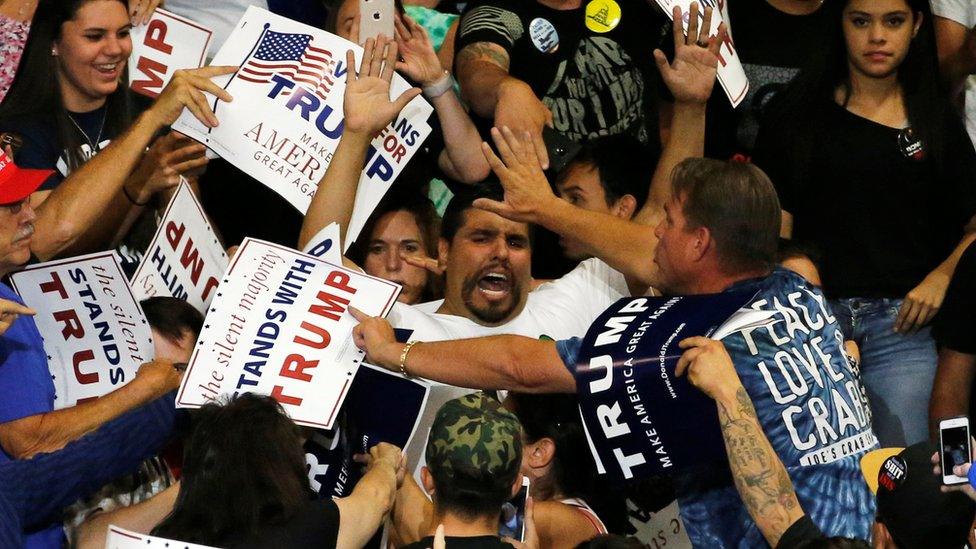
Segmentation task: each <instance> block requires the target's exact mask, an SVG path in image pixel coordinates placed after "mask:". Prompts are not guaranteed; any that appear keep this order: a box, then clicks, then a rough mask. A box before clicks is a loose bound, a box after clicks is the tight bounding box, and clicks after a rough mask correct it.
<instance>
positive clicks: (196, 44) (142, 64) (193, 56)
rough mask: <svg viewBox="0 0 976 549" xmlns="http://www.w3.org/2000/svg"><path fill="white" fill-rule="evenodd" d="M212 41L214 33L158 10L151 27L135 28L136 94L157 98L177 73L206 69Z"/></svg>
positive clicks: (132, 66) (132, 81)
mask: <svg viewBox="0 0 976 549" xmlns="http://www.w3.org/2000/svg"><path fill="white" fill-rule="evenodd" d="M212 38H213V31H211V30H210V29H208V28H206V27H204V26H202V25H200V24H198V23H195V22H193V21H190V20H189V19H186V18H185V17H180V16H179V15H176V14H175V13H170V12H168V11H166V10H164V9H162V8H157V9H156V11H154V12H153V15H152V19H150V20H149V22H148V23H146V24H145V25H137V26H135V27H132V55H130V56H129V86H130V87H131V88H132V91H135V92H137V93H141V94H143V95H146V96H149V97H153V98H155V97H156V96H158V95H159V92H161V91H163V88H165V87H166V84H169V81H170V80H171V79H172V78H173V73H175V72H176V71H178V70H180V69H195V68H197V67H202V66H203V63H204V61H205V60H206V58H207V50H209V49H210V40H211V39H212Z"/></svg>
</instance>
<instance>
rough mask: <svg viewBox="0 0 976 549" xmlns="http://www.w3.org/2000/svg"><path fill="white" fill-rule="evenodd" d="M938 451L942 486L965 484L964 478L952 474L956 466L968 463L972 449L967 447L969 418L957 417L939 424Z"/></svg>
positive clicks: (965, 479) (966, 480) (967, 480)
mask: <svg viewBox="0 0 976 549" xmlns="http://www.w3.org/2000/svg"><path fill="white" fill-rule="evenodd" d="M939 451H940V452H941V453H942V484H945V485H947V486H951V485H953V484H965V483H967V482H969V479H968V478H966V477H959V476H956V475H954V474H952V468H953V467H955V466H956V465H963V464H966V463H969V461H970V459H971V456H972V455H973V454H972V448H970V447H969V418H968V417H966V416H958V417H953V418H949V419H943V420H942V421H940V422H939Z"/></svg>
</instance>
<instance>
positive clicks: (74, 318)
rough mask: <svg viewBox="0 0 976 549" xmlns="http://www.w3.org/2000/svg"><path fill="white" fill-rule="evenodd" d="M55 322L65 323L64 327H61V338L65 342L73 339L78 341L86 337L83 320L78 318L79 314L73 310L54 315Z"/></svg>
mask: <svg viewBox="0 0 976 549" xmlns="http://www.w3.org/2000/svg"><path fill="white" fill-rule="evenodd" d="M54 320H55V321H57V322H63V323H64V326H62V327H61V337H63V338H64V340H65V341H68V340H69V339H71V338H72V337H77V338H78V339H81V338H83V337H85V328H84V327H83V326H82V325H81V320H80V319H79V318H78V313H77V312H75V311H73V310H71V309H68V310H66V311H58V312H56V313H54Z"/></svg>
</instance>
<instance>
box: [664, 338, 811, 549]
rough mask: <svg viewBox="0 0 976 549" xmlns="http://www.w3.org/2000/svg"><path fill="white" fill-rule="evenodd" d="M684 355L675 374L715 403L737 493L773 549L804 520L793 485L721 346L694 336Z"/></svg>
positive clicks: (684, 346) (684, 344) (684, 343)
mask: <svg viewBox="0 0 976 549" xmlns="http://www.w3.org/2000/svg"><path fill="white" fill-rule="evenodd" d="M679 345H680V346H681V348H682V349H686V351H685V353H684V354H683V355H682V356H681V359H680V360H679V361H678V366H677V368H676V369H675V375H676V376H681V375H683V374H684V373H685V372H687V373H688V381H690V382H691V384H692V385H694V386H695V387H698V388H699V389H701V390H702V392H704V393H705V394H707V395H708V396H710V397H712V398H713V399H715V403H716V404H717V405H718V421H719V425H720V427H721V429H722V438H724V439H725V451H726V453H728V456H729V467H730V468H731V469H732V477H733V479H734V480H735V488H736V490H738V491H739V497H741V498H742V502H743V503H745V506H746V509H747V510H748V511H749V515H750V516H751V517H752V519H753V520H754V521H756V526H758V527H759V531H760V532H762V534H763V537H765V538H766V541H768V542H769V545H770V546H772V547H776V545H777V544H778V543H779V540H780V538H782V537H783V534H784V533H786V531H787V530H789V528H790V526H792V525H793V524H794V523H795V522H796V521H798V520H800V519H801V518H803V516H804V514H805V513H804V512H803V509H802V508H801V507H800V502H799V500H797V499H796V491H795V490H794V489H793V482H792V481H791V480H790V477H789V475H788V474H787V473H786V467H784V466H783V462H782V461H780V459H779V456H778V455H777V454H776V451H775V450H773V447H772V445H770V444H769V439H767V438H766V433H764V432H763V430H762V427H761V426H760V425H759V418H758V417H757V416H756V409H755V407H753V405H752V400H751V399H750V398H749V394H748V393H746V390H745V388H744V387H743V386H742V382H741V381H740V380H739V376H738V374H737V373H736V372H735V367H734V366H733V365H732V359H731V358H730V357H729V354H728V352H727V351H726V350H725V346H724V345H723V344H722V342H721V341H715V340H713V339H708V338H704V337H691V338H688V339H685V340H683V341H681V342H680V343H679Z"/></svg>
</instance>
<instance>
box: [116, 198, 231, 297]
mask: <svg viewBox="0 0 976 549" xmlns="http://www.w3.org/2000/svg"><path fill="white" fill-rule="evenodd" d="M227 261H228V260H227V253H226V252H224V247H223V245H221V243H220V240H218V239H217V235H216V234H215V233H214V230H213V228H212V227H211V226H210V222H209V221H208V220H207V216H206V214H205V213H204V212H203V206H201V205H200V202H199V201H197V198H196V196H194V194H193V191H192V190H190V186H189V185H187V184H186V182H185V181H184V182H182V183H180V186H179V187H178V188H177V189H176V194H174V195H173V198H172V200H170V202H169V206H167V208H166V212H165V213H164V214H163V219H162V221H161V222H160V223H159V228H158V229H157V230H156V235H155V236H154V237H153V239H152V242H150V243H149V248H147V249H146V253H145V254H144V255H143V256H142V262H141V263H140V264H139V268H138V269H137V270H136V273H135V275H134V276H133V277H132V291H133V292H134V293H135V294H136V297H137V298H138V299H140V300H142V299H146V298H149V297H155V296H160V295H167V296H172V297H178V298H180V299H185V300H186V301H187V302H189V303H190V305H193V306H194V307H196V308H197V310H199V311H200V312H206V310H207V307H208V306H209V305H210V302H211V300H213V297H214V295H215V294H216V289H217V284H218V283H219V281H220V277H221V276H222V275H223V274H224V270H225V269H227Z"/></svg>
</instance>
